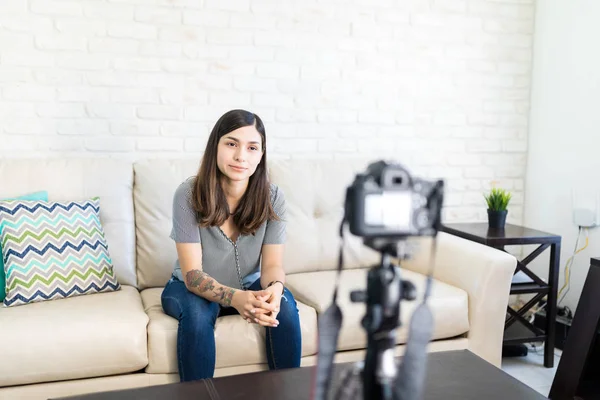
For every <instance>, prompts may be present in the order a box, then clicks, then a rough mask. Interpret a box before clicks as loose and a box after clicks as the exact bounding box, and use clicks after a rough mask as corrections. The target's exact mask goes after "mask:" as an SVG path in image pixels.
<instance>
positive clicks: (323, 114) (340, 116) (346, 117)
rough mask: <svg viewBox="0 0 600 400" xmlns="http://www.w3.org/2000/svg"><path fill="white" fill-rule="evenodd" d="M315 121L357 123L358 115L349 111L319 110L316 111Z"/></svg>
mask: <svg viewBox="0 0 600 400" xmlns="http://www.w3.org/2000/svg"><path fill="white" fill-rule="evenodd" d="M317 121H319V122H323V123H352V122H356V121H358V113H357V112H356V111H349V110H347V111H342V110H336V109H329V110H327V109H319V110H317Z"/></svg>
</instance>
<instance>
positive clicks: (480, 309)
mask: <svg viewBox="0 0 600 400" xmlns="http://www.w3.org/2000/svg"><path fill="white" fill-rule="evenodd" d="M437 242H438V243H437V256H436V260H435V269H434V273H433V275H434V278H435V279H437V280H439V281H442V282H444V283H447V284H449V285H452V286H455V287H458V288H461V289H463V290H465V291H466V292H467V294H468V296H469V325H470V328H469V332H468V334H467V337H468V339H469V350H471V351H472V352H473V353H475V354H477V355H478V356H479V357H481V358H483V359H485V360H487V361H488V362H490V363H492V364H493V365H495V366H497V367H499V366H500V362H501V359H502V339H503V337H504V321H505V318H506V307H507V306H508V297H509V293H510V285H511V281H512V276H513V273H514V271H515V268H516V266H517V260H516V258H515V257H514V256H512V255H510V254H508V253H505V252H502V251H500V250H497V249H494V248H491V247H488V246H485V245H482V244H479V243H475V242H472V241H469V240H466V239H462V238H459V237H458V236H454V235H450V234H448V233H444V232H440V233H439V234H438V240H437ZM430 249H431V247H430V242H429V241H425V240H424V241H422V242H421V243H420V245H419V247H418V249H417V250H416V252H415V255H414V257H413V258H412V260H407V261H405V262H403V263H402V267H403V268H406V269H409V270H413V271H415V272H419V273H422V274H427V273H428V271H429V259H430Z"/></svg>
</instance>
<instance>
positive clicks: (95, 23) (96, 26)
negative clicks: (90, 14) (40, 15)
mask: <svg viewBox="0 0 600 400" xmlns="http://www.w3.org/2000/svg"><path fill="white" fill-rule="evenodd" d="M55 25H56V30H58V31H59V32H60V33H63V34H68V35H73V36H105V35H106V22H105V21H102V20H93V19H87V18H85V19H84V18H81V17H79V18H57V19H56V20H55Z"/></svg>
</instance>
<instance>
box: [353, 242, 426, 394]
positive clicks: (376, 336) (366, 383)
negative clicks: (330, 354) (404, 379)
mask: <svg viewBox="0 0 600 400" xmlns="http://www.w3.org/2000/svg"><path fill="white" fill-rule="evenodd" d="M390 253H391V252H387V251H382V253H381V262H380V264H378V265H374V266H373V267H371V269H370V270H369V273H368V277H367V290H366V292H365V291H364V290H357V291H353V292H352V293H351V294H350V299H351V300H352V301H353V302H365V303H366V304H367V312H366V315H365V316H364V318H363V319H362V326H363V328H364V329H365V330H366V331H367V335H368V341H367V343H368V346H367V356H366V358H365V364H364V370H363V372H362V374H363V398H364V399H365V400H371V399H389V400H392V399H393V398H394V385H395V379H396V376H397V368H396V361H395V359H394V350H395V347H396V329H397V328H398V327H399V326H400V301H401V300H414V299H415V298H416V289H415V286H414V285H413V284H412V283H411V282H410V281H406V280H402V279H401V277H400V268H399V267H397V266H395V265H394V264H392V262H391V255H392V254H393V253H392V254H390Z"/></svg>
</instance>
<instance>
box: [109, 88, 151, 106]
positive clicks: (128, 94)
mask: <svg viewBox="0 0 600 400" xmlns="http://www.w3.org/2000/svg"><path fill="white" fill-rule="evenodd" d="M110 101H111V102H113V103H133V104H136V103H140V104H144V103H159V102H160V98H159V95H158V92H157V91H156V90H154V89H151V88H110Z"/></svg>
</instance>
